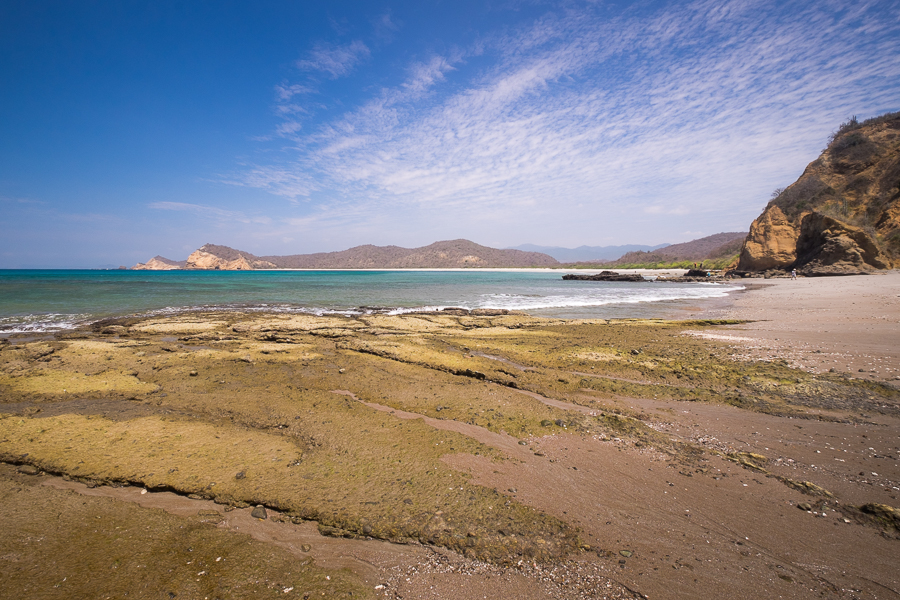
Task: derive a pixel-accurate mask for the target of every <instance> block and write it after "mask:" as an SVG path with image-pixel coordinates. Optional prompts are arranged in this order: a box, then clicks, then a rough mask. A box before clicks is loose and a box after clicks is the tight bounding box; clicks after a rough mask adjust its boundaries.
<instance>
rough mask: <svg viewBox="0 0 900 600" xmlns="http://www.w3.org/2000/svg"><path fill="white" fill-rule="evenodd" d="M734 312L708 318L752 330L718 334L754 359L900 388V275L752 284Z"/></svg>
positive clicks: (736, 329) (709, 314)
mask: <svg viewBox="0 0 900 600" xmlns="http://www.w3.org/2000/svg"><path fill="white" fill-rule="evenodd" d="M749 281H750V282H751V283H750V284H749V286H748V287H750V288H751V289H750V290H748V291H747V292H745V293H738V294H737V295H736V296H735V297H734V300H733V304H731V305H730V306H729V305H727V304H726V305H725V306H724V307H716V308H714V309H712V310H709V311H707V312H706V313H705V315H704V316H707V317H711V318H726V319H742V320H750V321H753V322H752V323H748V324H745V325H740V326H737V327H729V328H727V329H724V330H721V331H717V332H715V334H711V337H714V339H719V340H723V341H728V342H736V343H735V346H736V347H737V348H739V349H740V350H741V353H742V354H744V355H746V356H749V357H753V358H764V359H765V358H783V359H786V360H788V361H789V362H790V363H791V364H792V365H794V366H797V367H799V368H803V369H806V370H809V371H813V372H824V371H828V370H830V369H834V370H835V371H836V372H846V373H850V374H852V375H853V376H854V377H865V378H867V379H872V380H880V381H900V271H896V270H895V271H889V272H886V273H879V274H876V275H856V276H850V277H815V278H799V279H797V280H790V279H769V280H763V281H762V282H760V280H749Z"/></svg>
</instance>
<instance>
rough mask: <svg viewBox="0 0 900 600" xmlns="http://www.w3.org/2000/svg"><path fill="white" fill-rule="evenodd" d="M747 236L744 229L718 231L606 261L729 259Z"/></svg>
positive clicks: (661, 261) (655, 261)
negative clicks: (698, 237)
mask: <svg viewBox="0 0 900 600" xmlns="http://www.w3.org/2000/svg"><path fill="white" fill-rule="evenodd" d="M746 237H747V233H746V232H743V231H731V232H726V233H717V234H715V235H709V236H706V237H703V238H700V239H696V240H692V241H690V242H684V243H683V244H672V245H671V246H666V247H665V248H660V249H659V250H654V251H652V252H640V251H638V252H628V253H627V254H624V255H623V256H621V257H620V258H619V259H618V260H615V261H613V262H608V263H606V266H612V267H615V266H620V265H633V264H658V263H674V262H685V261H692V262H702V261H707V260H716V259H727V258H730V257H732V256H736V255H737V253H738V252H740V250H741V245H742V244H743V243H744V238H746Z"/></svg>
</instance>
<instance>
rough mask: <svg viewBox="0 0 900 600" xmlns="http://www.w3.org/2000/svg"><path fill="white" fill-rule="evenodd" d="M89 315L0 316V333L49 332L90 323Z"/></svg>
mask: <svg viewBox="0 0 900 600" xmlns="http://www.w3.org/2000/svg"><path fill="white" fill-rule="evenodd" d="M90 322H91V319H90V315H73V314H46V315H21V316H14V317H2V318H0V334H13V333H50V332H54V331H65V330H69V329H75V328H76V327H79V326H81V325H84V324H86V323H90Z"/></svg>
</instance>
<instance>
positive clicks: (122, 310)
mask: <svg viewBox="0 0 900 600" xmlns="http://www.w3.org/2000/svg"><path fill="white" fill-rule="evenodd" d="M563 274H564V272H562V271H557V272H545V271H533V272H532V271H482V270H464V271H126V270H121V271H117V270H116V271H112V270H111V271H104V270H83V271H78V270H0V335H3V334H12V333H26V332H48V331H58V330H65V329H72V328H75V327H78V326H81V325H86V324H89V323H90V322H92V321H95V320H98V319H103V318H108V317H120V316H130V315H157V314H173V313H179V312H184V311H194V310H211V309H216V310H244V311H247V310H259V311H276V312H302V313H311V314H318V315H323V314H347V315H353V314H365V313H376V312H380V313H390V314H399V313H403V312H412V311H416V310H435V309H441V308H445V307H462V308H468V309H474V308H500V309H510V310H521V311H525V312H527V313H528V314H531V315H535V316H546V317H557V318H567V319H586V318H604V319H609V318H654V317H661V318H673V317H677V316H684V312H685V310H686V309H688V308H690V307H695V306H697V303H698V301H702V300H707V299H711V298H722V297H724V296H726V295H727V294H729V293H733V292H735V291H738V290H740V289H743V287H742V286H741V285H735V284H713V283H655V282H652V281H647V282H645V283H609V282H592V281H563V280H562V275H563Z"/></svg>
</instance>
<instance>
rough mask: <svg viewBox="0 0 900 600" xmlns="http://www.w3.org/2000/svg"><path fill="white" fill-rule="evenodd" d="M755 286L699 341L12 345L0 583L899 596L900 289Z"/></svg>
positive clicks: (383, 332) (582, 327) (490, 329)
mask: <svg viewBox="0 0 900 600" xmlns="http://www.w3.org/2000/svg"><path fill="white" fill-rule="evenodd" d="M746 283H748V284H751V285H750V289H748V290H747V291H745V292H741V293H738V294H737V295H735V296H734V297H733V298H729V299H728V300H726V301H725V302H721V301H718V302H716V303H714V304H712V305H711V306H707V307H702V306H701V307H698V308H699V309H700V310H698V311H697V312H698V314H697V316H698V318H699V317H701V316H702V317H704V318H706V319H707V320H692V321H685V322H662V321H653V322H637V321H609V322H607V321H594V322H571V321H561V320H548V319H532V318H529V317H527V316H523V315H515V314H497V315H471V314H467V313H465V312H464V311H463V312H460V313H459V314H431V315H403V316H393V317H388V316H377V315H376V316H365V317H359V318H337V317H321V318H317V317H309V316H306V317H297V316H286V315H266V314H253V315H240V314H234V313H230V314H227V315H226V314H216V313H210V314H192V315H183V316H175V317H166V318H154V319H132V320H127V319H126V320H118V321H110V322H107V323H102V324H98V325H97V326H95V327H94V328H93V329H92V330H89V331H80V332H73V333H70V334H66V335H63V336H60V337H59V339H58V340H56V341H52V342H48V341H23V342H22V343H16V340H15V339H14V338H13V339H11V340H10V341H9V342H7V343H4V344H3V345H2V346H0V348H2V350H0V367H2V370H0V394H2V395H0V399H2V402H3V404H0V458H2V460H3V461H4V462H5V464H3V465H0V518H2V520H3V522H4V523H9V524H12V525H11V526H10V527H6V528H4V531H3V532H2V533H0V548H3V549H4V550H3V552H2V556H0V589H4V590H14V594H13V596H10V597H22V598H25V597H42V598H66V597H73V596H74V595H79V594H81V595H84V594H87V595H95V596H96V595H101V594H103V593H106V594H112V595H116V593H119V594H121V593H122V592H128V594H129V596H130V597H139V598H144V597H146V598H157V597H160V592H162V593H163V594H165V593H169V597H191V598H193V597H197V598H201V597H204V596H205V595H208V596H209V597H213V595H215V596H218V597H222V598H224V597H250V596H252V597H273V598H274V597H281V598H290V597H299V598H312V597H335V598H359V597H363V598H405V599H426V598H428V599H431V598H461V599H463V600H469V599H473V600H474V599H476V598H484V597H497V598H511V597H516V598H522V599H532V598H534V599H538V598H652V599H668V598H712V597H716V598H748V597H752V598H772V599H775V598H840V599H848V600H849V599H851V598H866V599H868V598H873V599H874V598H880V599H883V598H900V571H898V570H897V568H896V564H897V557H898V555H900V551H898V549H900V546H898V544H900V535H898V526H900V513H898V512H897V510H896V509H895V508H892V507H897V506H900V500H898V496H900V465H898V459H900V442H898V439H900V391H898V382H897V381H896V380H895V377H896V375H897V373H898V371H897V370H896V369H898V368H900V365H898V349H897V344H896V340H897V339H900V336H898V335H897V334H898V333H900V331H898V329H900V273H897V272H890V273H887V274H884V275H874V276H866V277H848V278H820V279H801V280H797V281H790V280H749V281H747V282H746ZM704 311H705V312H704ZM709 319H713V320H716V319H718V320H723V319H731V320H750V321H752V322H748V323H742V324H715V322H714V321H710V320H709ZM831 369H834V371H833V372H832V371H831ZM859 369H864V371H860V370H859ZM258 506H264V507H265V511H263V512H262V513H260V512H258V510H257V512H256V513H255V514H251V513H252V512H253V511H254V508H255V507H258ZM86 524H89V526H86ZM73 547H76V548H79V550H78V552H68V553H67V552H66V550H67V549H70V548H73ZM48 556H53V557H54V558H53V559H52V560H48V558H47V557H48ZM254 556H264V557H265V559H264V560H263V561H262V562H259V561H256V562H254V558H253V557H254ZM57 557H58V558H57ZM85 565H94V566H92V567H91V568H90V569H87V568H85ZM110 565H113V567H112V568H110ZM148 565H149V566H148ZM251 566H252V567H253V568H252V569H251V568H250V567H251ZM120 568H121V570H119V569H120ZM126 572H127V573H128V576H127V577H125V576H123V574H124V573H126ZM172 594H174V595H172Z"/></svg>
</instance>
